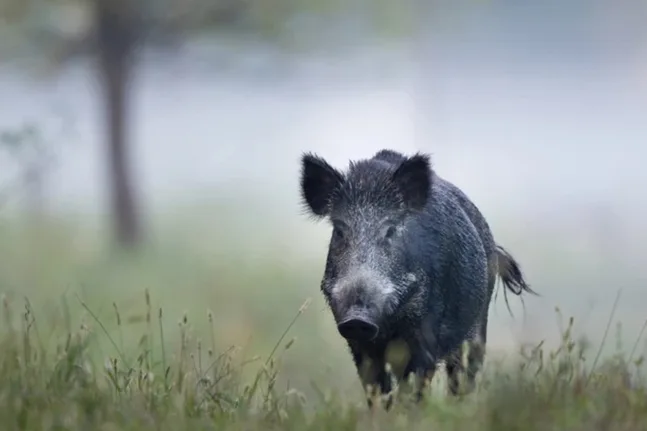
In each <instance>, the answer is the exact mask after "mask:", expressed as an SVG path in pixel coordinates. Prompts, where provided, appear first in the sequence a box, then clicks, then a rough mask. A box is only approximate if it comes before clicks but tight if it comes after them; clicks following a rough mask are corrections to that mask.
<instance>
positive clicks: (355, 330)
mask: <svg viewBox="0 0 647 431" xmlns="http://www.w3.org/2000/svg"><path fill="white" fill-rule="evenodd" d="M337 330H338V331H339V333H340V334H341V336H342V337H344V338H345V339H347V340H353V341H373V340H374V339H375V338H376V337H377V334H378V332H379V328H378V326H377V325H376V324H375V323H373V322H371V321H370V320H369V319H367V318H365V317H359V316H353V317H349V318H347V319H345V320H343V321H342V322H340V323H339V324H338V325H337Z"/></svg>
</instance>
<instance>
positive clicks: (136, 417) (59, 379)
mask: <svg viewBox="0 0 647 431" xmlns="http://www.w3.org/2000/svg"><path fill="white" fill-rule="evenodd" d="M142 305H143V307H142V308H143V309H144V314H145V320H146V326H145V329H144V330H143V331H142V332H141V333H140V334H137V336H138V337H137V338H139V340H138V342H137V343H136V344H134V345H133V346H130V347H132V349H131V350H130V354H129V353H128V352H127V351H126V350H125V349H124V348H123V347H122V346H120V344H121V339H120V338H121V335H120V334H119V332H121V331H122V330H123V329H124V328H123V326H122V324H123V320H122V317H121V314H120V312H119V310H118V308H115V310H114V311H115V317H116V319H117V322H118V327H119V331H118V334H119V335H118V336H117V337H116V338H115V337H114V336H113V335H111V334H110V333H109V331H107V329H106V327H105V325H104V324H103V323H102V322H101V321H100V320H99V319H98V318H96V315H95V314H94V313H93V312H92V310H91V309H89V307H88V306H87V304H85V303H83V302H80V303H79V304H78V306H80V307H82V308H84V309H86V311H87V312H88V314H89V316H90V319H89V320H86V321H83V322H82V323H79V324H77V325H75V326H74V327H73V328H71V330H70V331H69V332H67V333H63V334H62V335H61V336H58V337H56V339H55V342H54V343H52V342H51V341H52V340H46V339H44V338H43V333H42V330H41V328H42V326H43V322H41V321H40V320H39V319H38V316H36V315H34V313H33V310H32V308H31V305H30V303H29V301H28V300H25V301H24V302H23V303H22V304H20V303H12V302H10V301H9V300H7V299H6V298H4V301H3V305H2V310H3V314H4V316H3V317H4V320H3V322H4V325H3V326H4V328H3V331H2V339H1V343H2V349H1V350H0V419H1V420H2V423H3V426H4V429H8V430H9V429H11V430H13V429H68V430H77V429H78V430H92V429H97V430H99V429H100V430H105V429H133V430H135V429H136V430H145V429H156V430H160V429H168V430H177V429H295V430H297V429H331V430H333V429H335V430H336V429H403V430H404V429H429V427H433V428H434V429H443V430H444V429H461V430H463V429H479V430H481V429H497V430H512V429H527V430H547V429H578V430H579V429H581V430H585V429H588V430H593V429H623V430H639V429H645V424H646V420H647V390H646V386H645V380H644V375H643V374H642V361H643V359H642V357H639V358H633V359H632V358H625V357H621V356H617V357H613V358H610V359H608V360H606V361H603V362H602V363H599V364H598V365H597V366H596V367H595V368H593V369H592V368H591V367H587V366H585V363H586V361H587V347H586V345H585V344H583V343H577V342H575V341H573V339H572V338H571V335H570V334H571V329H572V323H573V321H572V319H571V321H570V323H569V325H568V327H567V328H566V330H565V331H564V333H563V334H562V335H563V337H562V343H561V345H560V346H558V348H557V349H555V350H553V351H548V352H547V351H546V350H545V349H543V348H542V346H535V347H534V348H532V349H526V350H523V351H522V352H521V354H522V355H521V356H520V361H517V363H516V365H515V366H510V365H508V366H507V367H504V366H502V365H498V366H493V367H492V368H490V369H489V370H487V371H486V372H485V373H484V375H483V376H482V378H481V380H480V382H479V386H478V388H477V391H476V392H475V393H474V394H472V395H469V396H467V397H466V398H464V399H451V398H449V397H447V396H445V395H444V394H443V390H442V387H441V386H440V385H439V384H438V383H436V385H435V387H434V388H430V391H428V394H427V397H426V398H425V399H424V401H423V402H422V403H421V404H419V405H415V404H412V403H407V402H406V399H404V398H400V399H403V400H404V401H403V402H401V403H397V402H396V404H395V406H394V408H393V410H391V411H390V412H385V411H383V410H381V409H380V408H379V407H377V408H376V409H374V410H372V411H369V410H368V408H367V407H366V406H365V404H364V403H363V402H358V401H349V400H348V399H345V397H343V396H342V395H340V394H339V393H335V392H332V391H328V390H326V389H325V388H320V397H318V398H316V399H307V398H306V397H305V396H304V395H303V394H302V393H301V392H299V391H298V388H291V387H280V386H278V385H277V381H278V379H277V378H278V375H279V373H280V372H281V361H282V359H283V358H285V357H286V355H289V354H290V348H291V347H292V346H293V345H294V339H292V338H290V336H289V331H290V329H292V327H293V325H298V317H300V316H301V315H302V314H303V313H304V311H305V310H306V305H307V304H304V306H302V307H301V308H299V309H298V310H296V311H295V314H294V317H293V318H292V319H291V320H290V321H289V322H287V324H286V327H287V329H286V331H284V332H283V334H282V335H280V336H279V337H278V341H277V342H276V343H275V346H274V348H273V349H272V350H271V351H270V352H269V353H268V354H267V355H266V356H265V357H263V358H241V357H239V356H237V352H236V351H235V349H234V348H230V349H226V350H223V351H217V350H216V348H217V347H216V345H217V343H216V342H215V339H211V340H209V341H208V342H202V341H197V342H196V341H195V339H194V338H193V337H194V336H195V333H194V332H193V331H192V330H191V327H190V323H189V322H190V316H184V317H182V319H181V320H180V322H179V328H180V331H179V341H178V342H177V343H169V342H168V339H167V335H166V332H165V329H166V328H165V326H164V323H163V319H162V317H163V309H161V308H159V309H153V307H152V305H151V298H150V294H149V293H148V292H146V293H145V295H144V301H142ZM206 319H207V320H208V321H209V323H210V324H211V325H213V318H212V316H211V315H208V316H207V317H206ZM99 338H106V339H107V340H108V341H109V343H110V344H111V345H112V347H113V352H114V354H111V355H107V356H106V357H105V358H102V359H103V361H102V360H97V357H96V356H94V355H92V354H91V353H90V352H91V350H92V348H93V345H94V344H95V343H96V341H97V339H99ZM172 346H176V347H172ZM630 359H632V360H630ZM245 366H253V367H254V369H255V371H254V373H253V374H252V375H251V378H249V379H248V380H247V381H244V380H241V372H240V371H241V368H242V367H245Z"/></svg>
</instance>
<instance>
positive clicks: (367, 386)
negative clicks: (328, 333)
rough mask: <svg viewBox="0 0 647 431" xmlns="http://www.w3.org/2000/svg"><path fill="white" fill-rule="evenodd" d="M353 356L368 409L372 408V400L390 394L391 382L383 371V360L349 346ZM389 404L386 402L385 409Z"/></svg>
mask: <svg viewBox="0 0 647 431" xmlns="http://www.w3.org/2000/svg"><path fill="white" fill-rule="evenodd" d="M350 348H351V353H352V355H353V361H354V362H355V367H356V368H357V374H358V375H359V378H360V382H361V383H362V387H363V388H364V391H365V392H366V401H367V403H368V407H369V408H372V407H373V399H374V398H375V397H376V396H380V395H383V394H388V393H389V392H391V381H390V379H389V378H387V374H386V372H385V370H384V360H383V358H381V357H380V356H379V355H376V354H371V352H368V351H366V350H363V349H360V348H358V347H355V346H352V345H351V346H350ZM390 405H391V403H390V402H389V401H387V406H386V407H387V408H388V407H390Z"/></svg>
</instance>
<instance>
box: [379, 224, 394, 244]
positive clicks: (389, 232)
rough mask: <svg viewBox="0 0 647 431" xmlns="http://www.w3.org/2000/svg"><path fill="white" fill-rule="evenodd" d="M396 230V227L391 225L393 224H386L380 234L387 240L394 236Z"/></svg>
mask: <svg viewBox="0 0 647 431" xmlns="http://www.w3.org/2000/svg"><path fill="white" fill-rule="evenodd" d="M396 232H397V229H396V227H395V226H393V225H388V226H386V227H385V228H384V230H383V231H382V236H383V237H384V239H387V240H388V239H391V238H393V237H394V236H395V233H396Z"/></svg>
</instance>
